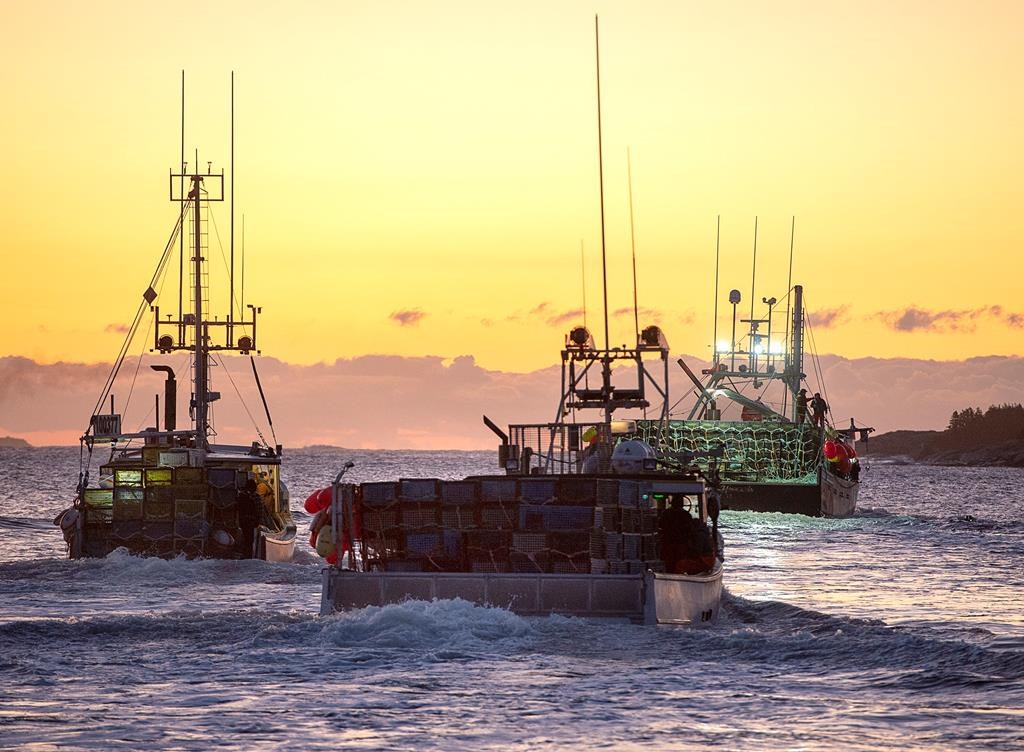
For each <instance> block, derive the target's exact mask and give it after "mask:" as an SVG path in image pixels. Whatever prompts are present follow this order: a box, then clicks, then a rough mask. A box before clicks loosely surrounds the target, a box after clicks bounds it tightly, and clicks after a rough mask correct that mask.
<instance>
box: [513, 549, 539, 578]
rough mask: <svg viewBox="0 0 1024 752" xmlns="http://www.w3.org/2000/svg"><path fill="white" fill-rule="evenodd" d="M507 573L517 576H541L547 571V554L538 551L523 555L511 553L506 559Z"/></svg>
mask: <svg viewBox="0 0 1024 752" xmlns="http://www.w3.org/2000/svg"><path fill="white" fill-rule="evenodd" d="M508 564H509V571H510V572H515V573H517V574H543V573H546V572H547V571H548V568H549V565H548V554H547V552H546V551H538V552H536V553H532V554H523V553H518V552H516V551H513V552H511V553H510V554H509V557H508Z"/></svg>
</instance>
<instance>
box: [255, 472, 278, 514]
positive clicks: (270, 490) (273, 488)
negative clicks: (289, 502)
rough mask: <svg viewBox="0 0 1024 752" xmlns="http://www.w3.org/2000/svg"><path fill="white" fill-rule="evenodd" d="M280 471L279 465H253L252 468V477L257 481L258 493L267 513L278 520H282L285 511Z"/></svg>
mask: <svg viewBox="0 0 1024 752" xmlns="http://www.w3.org/2000/svg"><path fill="white" fill-rule="evenodd" d="M279 471H280V468H279V467H278V466H277V465H253V466H252V470H251V472H252V478H253V480H254V481H256V493H257V494H259V497H260V500H261V501H262V502H263V507H264V509H265V510H266V512H267V515H268V516H270V517H271V518H272V519H274V520H276V521H280V515H281V513H282V511H283V510H282V509H281V492H280V488H281V486H280V481H279Z"/></svg>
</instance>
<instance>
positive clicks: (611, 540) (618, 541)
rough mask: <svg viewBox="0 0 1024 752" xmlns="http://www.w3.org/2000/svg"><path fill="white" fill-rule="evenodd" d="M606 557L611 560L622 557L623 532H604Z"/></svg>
mask: <svg viewBox="0 0 1024 752" xmlns="http://www.w3.org/2000/svg"><path fill="white" fill-rule="evenodd" d="M604 558H605V559H608V560H609V561H612V560H618V559H621V558H622V533H608V532H606V533H605V534H604Z"/></svg>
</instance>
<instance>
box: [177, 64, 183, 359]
mask: <svg viewBox="0 0 1024 752" xmlns="http://www.w3.org/2000/svg"><path fill="white" fill-rule="evenodd" d="M178 164H179V165H180V166H181V178H180V180H179V181H178V195H179V196H182V197H184V195H185V71H184V69H183V70H182V71H181V158H180V160H179V162H178ZM180 206H181V212H180V214H179V218H180V219H181V222H182V232H181V233H179V234H178V320H179V321H180V320H181V319H183V318H184V317H185V309H184V299H185V296H184V288H185V232H184V229H185V221H184V220H185V204H184V202H182V203H181V205H180ZM183 339H184V332H183V331H181V329H180V327H179V331H178V341H179V342H180V341H182V340H183Z"/></svg>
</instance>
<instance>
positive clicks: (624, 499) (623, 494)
mask: <svg viewBox="0 0 1024 752" xmlns="http://www.w3.org/2000/svg"><path fill="white" fill-rule="evenodd" d="M639 503H640V484H638V483H637V482H636V481H633V480H620V481H619V506H620V507H627V508H631V509H632V508H636V507H637V506H638V505H639Z"/></svg>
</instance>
